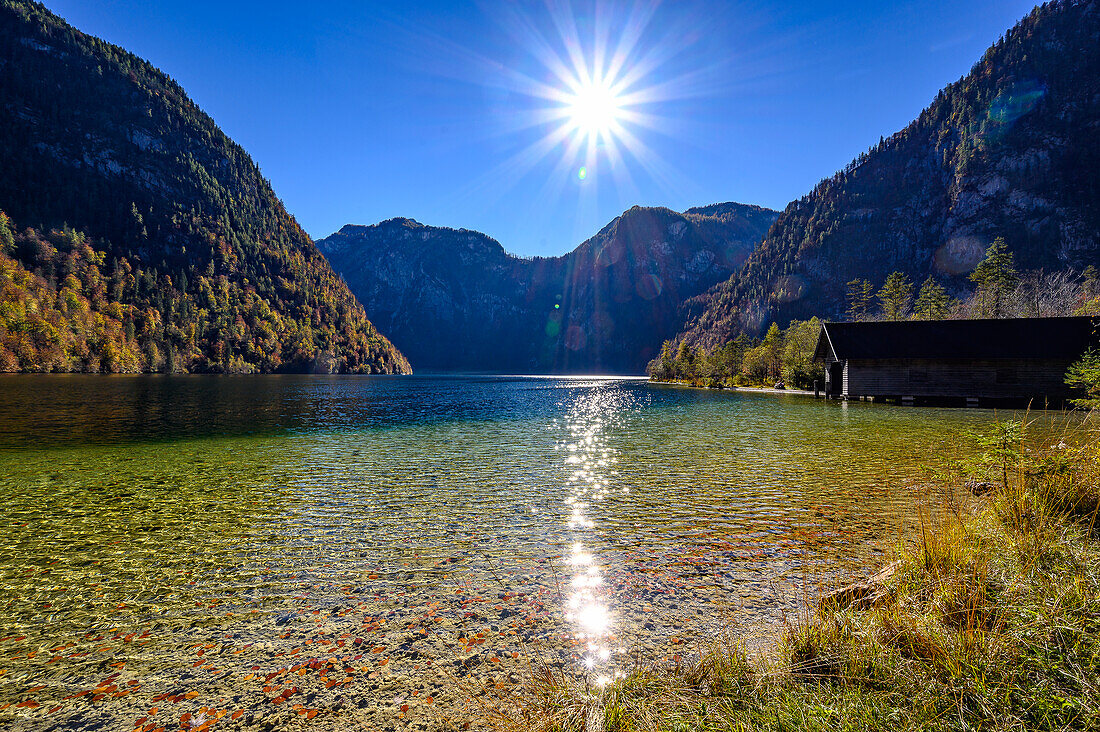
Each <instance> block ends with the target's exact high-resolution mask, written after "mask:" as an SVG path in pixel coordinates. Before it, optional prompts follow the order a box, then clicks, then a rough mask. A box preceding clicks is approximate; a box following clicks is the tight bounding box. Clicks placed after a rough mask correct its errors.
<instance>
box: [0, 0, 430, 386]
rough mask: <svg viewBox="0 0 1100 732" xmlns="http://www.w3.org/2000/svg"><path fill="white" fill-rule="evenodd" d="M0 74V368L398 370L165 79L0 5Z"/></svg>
mask: <svg viewBox="0 0 1100 732" xmlns="http://www.w3.org/2000/svg"><path fill="white" fill-rule="evenodd" d="M0 69H2V72H0V170H2V171H3V175H0V209H3V210H4V211H6V212H7V214H8V216H10V217H11V219H13V220H14V222H15V223H14V224H11V223H10V222H8V221H7V219H6V218H5V224H4V226H5V230H6V231H7V233H8V235H7V243H6V245H5V246H4V251H3V254H2V256H3V257H4V260H3V265H2V266H3V273H4V279H3V283H2V287H3V292H4V295H3V297H4V300H3V302H4V305H3V307H4V311H3V318H2V319H0V328H3V329H4V330H3V332H2V335H0V367H2V368H3V369H5V370H13V369H17V370H31V371H187V372H216V373H248V372H271V371H297V372H303V371H318V372H325V373H331V372H347V373H402V372H408V371H409V365H408V362H407V361H406V360H405V357H404V356H402V355H401V353H399V352H398V351H397V350H396V349H395V348H394V347H393V345H392V344H391V343H390V342H389V341H388V340H386V339H385V338H384V337H383V336H382V335H380V334H379V333H378V331H377V330H376V329H375V328H374V326H373V325H372V324H371V323H370V321H369V320H368V319H367V316H366V313H364V311H363V308H362V307H361V306H360V305H359V303H358V302H357V301H356V300H355V298H354V296H353V295H352V294H351V292H350V291H349V290H348V288H347V286H346V285H345V284H344V283H343V282H342V281H341V280H340V278H339V277H337V276H336V275H335V274H334V273H333V271H332V268H331V267H329V265H328V263H327V262H326V261H325V259H324V257H322V256H321V253H320V252H319V251H317V248H316V247H315V246H314V245H313V242H312V241H311V240H310V238H309V236H307V235H306V233H305V232H304V231H302V229H301V228H300V227H299V226H298V224H297V222H296V221H295V220H294V219H293V217H291V216H290V214H288V213H287V211H286V209H285V208H284V207H283V205H282V203H281V202H280V201H279V199H278V197H277V196H276V195H275V193H274V191H273V190H272V188H271V186H270V184H269V183H268V181H267V180H265V179H264V177H263V176H262V175H261V173H260V170H259V168H258V167H257V166H256V164H255V163H254V162H253V161H252V159H251V158H250V157H249V156H248V154H247V153H246V152H245V151H244V150H243V149H242V148H241V147H240V146H239V145H237V144H236V143H234V142H233V141H232V140H230V139H229V138H228V137H227V136H226V135H225V134H224V133H222V131H221V130H220V129H219V128H218V127H217V125H216V124H215V123H214V121H213V120H212V119H211V118H210V117H209V116H208V115H206V114H205V113H204V112H203V111H202V110H201V109H199V108H198V106H197V105H196V104H195V103H194V102H193V101H192V100H190V99H189V98H188V97H187V95H186V93H185V92H184V90H183V89H182V88H181V87H180V86H179V85H178V84H177V83H176V82H175V81H173V80H172V79H171V78H169V77H168V76H167V75H166V74H164V73H163V72H161V71H160V70H158V69H156V68H155V67H153V66H152V65H151V64H149V63H148V62H146V61H144V60H142V59H140V58H138V57H136V56H134V55H133V54H130V53H128V52H127V51H125V50H124V49H122V48H119V47H118V46H114V45H112V44H109V43H106V42H104V41H102V40H100V39H97V38H95V37H93V36H89V35H87V34H84V33H82V32H80V31H79V30H77V29H75V28H73V27H71V26H69V25H68V24H67V23H65V22H64V21H63V20H62V19H61V18H58V17H57V16H56V15H54V14H52V13H51V12H50V11H49V10H47V9H46V8H45V7H44V6H43V5H41V4H40V3H35V2H26V1H24V0H0ZM28 227H29V228H28ZM19 232H21V233H19Z"/></svg>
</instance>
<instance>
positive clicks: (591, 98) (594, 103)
mask: <svg viewBox="0 0 1100 732" xmlns="http://www.w3.org/2000/svg"><path fill="white" fill-rule="evenodd" d="M570 87H571V88H570V90H569V91H568V92H567V93H566V94H565V95H564V99H563V100H562V101H563V107H564V112H565V115H566V118H567V119H568V122H569V128H570V132H575V133H578V134H580V135H583V136H585V137H587V138H588V139H589V140H596V139H599V138H604V139H608V138H610V137H611V136H612V135H613V134H615V133H618V132H621V131H622V121H623V118H624V116H625V113H624V110H623V105H622V99H621V98H620V96H619V94H618V93H617V90H616V89H615V87H614V85H613V84H611V83H609V82H608V81H607V80H605V79H587V80H584V81H577V82H576V83H574V84H571V85H570Z"/></svg>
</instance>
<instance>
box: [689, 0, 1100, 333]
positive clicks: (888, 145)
mask: <svg viewBox="0 0 1100 732" xmlns="http://www.w3.org/2000/svg"><path fill="white" fill-rule="evenodd" d="M1098 5H1100V4H1098V2H1097V1H1096V0H1077V1H1075V0H1067V1H1064V2H1055V3H1048V4H1046V5H1043V6H1042V7H1039V8H1036V9H1035V10H1034V11H1033V12H1032V13H1031V14H1030V15H1029V16H1028V17H1026V18H1024V19H1023V20H1022V21H1021V22H1020V23H1019V24H1018V25H1017V26H1016V27H1014V28H1013V29H1012V30H1010V31H1009V32H1008V33H1006V34H1005V36H1004V37H1003V38H1002V39H1000V40H998V41H997V42H996V43H995V44H994V45H993V46H992V47H991V48H990V49H989V50H988V51H987V52H986V53H985V55H984V56H983V57H982V59H981V60H980V61H979V62H978V63H977V64H976V65H975V66H974V68H973V70H972V71H971V73H970V74H968V75H967V76H966V77H964V78H963V79H961V80H960V81H958V82H956V83H954V84H951V85H950V86H948V87H947V88H945V89H943V90H942V91H941V92H940V93H939V94H938V95H937V96H936V99H935V100H934V101H933V103H932V104H931V105H930V106H929V107H928V108H927V109H926V110H924V112H922V113H921V115H920V116H919V118H918V119H916V120H915V121H914V122H913V123H911V124H910V125H909V126H908V127H906V128H905V129H904V130H902V131H900V132H898V133H896V134H895V135H893V136H891V137H890V138H889V139H886V140H883V141H881V142H880V143H879V144H878V145H876V146H875V147H874V148H872V149H871V150H870V151H868V152H867V153H866V154H863V155H860V157H859V158H858V159H856V160H854V161H853V162H852V163H851V164H850V165H849V166H848V167H847V168H845V169H844V170H843V171H841V172H839V173H837V174H836V175H834V176H833V177H831V178H829V179H827V180H824V181H822V182H821V183H820V184H819V185H818V186H817V187H816V188H815V189H814V190H813V191H812V192H811V193H809V194H808V195H806V196H804V197H803V198H801V199H799V200H797V201H794V202H793V203H791V204H790V205H788V206H787V208H786V210H784V211H783V213H782V214H780V216H779V219H778V221H777V222H776V224H775V226H774V227H773V228H772V229H771V231H770V232H769V234H768V236H767V237H766V238H765V239H764V241H763V242H762V243H761V245H760V246H759V247H758V248H757V249H756V251H755V252H754V254H753V255H752V257H751V258H750V259H749V261H748V263H747V264H746V265H745V267H744V268H743V269H742V270H741V271H740V272H739V273H737V274H735V275H734V276H732V277H731V278H730V279H729V280H728V281H726V282H724V283H722V284H720V285H718V286H717V287H715V288H713V289H712V290H711V291H709V292H707V293H706V294H704V295H702V296H700V297H698V298H695V299H694V300H692V301H691V302H689V304H688V314H689V320H688V323H687V325H686V330H685V332H684V333H682V334H681V336H680V337H679V340H686V341H688V343H689V344H690V345H692V346H704V347H712V346H714V345H717V344H721V343H724V342H726V341H728V340H730V339H731V338H733V337H735V336H736V335H737V334H738V333H742V332H745V333H748V334H752V335H755V334H759V333H760V332H761V330H762V329H763V328H765V327H766V326H767V324H768V323H769V322H771V321H777V322H779V323H780V324H781V325H782V324H785V323H787V322H788V321H790V320H791V319H796V318H797V319H803V318H807V317H810V316H812V315H821V316H825V317H834V316H838V315H840V314H841V313H843V312H844V309H845V303H844V300H845V285H846V283H847V282H849V281H850V280H852V279H854V278H865V279H867V280H870V281H871V282H873V283H875V286H876V287H877V286H879V285H881V283H882V282H883V281H884V279H885V278H886V275H887V274H888V273H890V272H893V271H895V270H897V271H901V272H904V273H905V274H907V275H908V276H909V277H910V278H911V279H912V280H913V281H914V282H917V283H920V282H922V281H923V280H925V279H926V278H927V277H929V276H930V275H931V276H934V277H936V278H937V279H938V280H939V281H941V282H943V283H944V284H946V285H947V286H948V288H949V289H952V290H955V291H956V292H957V293H958V292H961V291H962V290H964V289H966V287H967V284H968V283H967V281H966V275H967V274H969V272H971V271H972V270H973V268H974V266H975V265H976V264H977V263H978V261H980V260H981V258H982V256H983V255H984V252H985V250H986V248H987V247H988V246H989V244H990V242H991V241H992V240H993V239H994V238H995V237H997V236H1002V237H1004V239H1005V240H1006V242H1007V244H1008V247H1009V249H1010V250H1011V251H1013V252H1014V254H1015V257H1016V264H1017V266H1018V267H1020V268H1021V269H1040V268H1042V269H1046V270H1047V271H1051V270H1063V269H1076V270H1081V269H1083V268H1084V267H1086V266H1087V265H1089V264H1100V7H1098Z"/></svg>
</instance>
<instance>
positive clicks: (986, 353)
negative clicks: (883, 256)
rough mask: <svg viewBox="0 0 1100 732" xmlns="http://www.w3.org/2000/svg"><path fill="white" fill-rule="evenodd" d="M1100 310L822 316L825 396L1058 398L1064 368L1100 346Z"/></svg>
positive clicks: (1061, 398) (1055, 401) (972, 400)
mask: <svg viewBox="0 0 1100 732" xmlns="http://www.w3.org/2000/svg"><path fill="white" fill-rule="evenodd" d="M1098 328H1100V318H1095V317H1074V318H1007V319H997V320H905V321H875V322H864V323H824V324H823V325H822V327H821V333H820V335H819V336H818V341H817V349H816V350H815V352H814V359H815V360H816V361H818V362H819V363H823V364H824V366H825V396H827V397H830V398H834V399H874V400H882V401H892V400H897V401H900V402H902V403H905V404H913V403H933V404H959V405H964V404H966V405H971V406H974V405H977V404H978V403H984V404H988V405H990V406H992V405H996V404H1009V403H1013V404H1027V403H1031V404H1034V405H1035V406H1036V407H1044V406H1047V405H1060V404H1062V403H1064V402H1065V401H1066V400H1067V399H1069V398H1072V397H1073V396H1075V395H1074V394H1073V393H1071V390H1070V389H1069V388H1068V387H1067V386H1066V384H1065V374H1066V369H1067V368H1069V365H1070V364H1071V363H1073V362H1074V361H1076V360H1077V359H1079V358H1080V357H1081V356H1082V355H1083V354H1084V353H1085V351H1087V350H1089V349H1090V348H1100V337H1098Z"/></svg>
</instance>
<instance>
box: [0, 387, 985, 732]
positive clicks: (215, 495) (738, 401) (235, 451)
mask: <svg viewBox="0 0 1100 732" xmlns="http://www.w3.org/2000/svg"><path fill="white" fill-rule="evenodd" d="M993 419H994V414H993V413H992V412H990V411H986V410H935V409H913V408H903V407H891V406H885V405H873V404H860V403H854V404H848V405H844V404H838V403H826V402H823V401H817V400H814V399H810V398H805V397H797V396H770V395H754V394H744V393H730V392H709V391H700V390H687V389H681V388H676V387H668V386H658V385H651V384H649V383H646V382H642V381H632V380H622V379H585V378H519V377H516V378H510V377H427V376H424V377H420V376H418V377H405V378H387V377H371V378H363V377H346V378H345V377H294V376H272V377H242V378H224V377H209V378H208V377H63V376H59V377H52V376H42V377H36V376H20V377H5V378H0V587H2V588H3V589H2V596H0V600H2V601H0V668H2V669H3V670H2V671H0V724H3V725H4V726H5V727H8V728H14V729H51V728H88V729H93V728H94V729H123V730H131V729H135V728H136V729H142V730H145V731H146V732H151V731H152V730H155V729H158V728H159V727H162V726H163V727H166V728H168V729H179V728H180V727H181V726H182V727H185V728H191V729H210V728H217V729H222V728H273V727H274V728H279V727H288V726H299V725H304V726H307V727H310V728H318V729H322V728H324V729H329V728H333V729H336V728H345V727H348V726H353V725H358V726H360V727H362V726H366V727H368V728H387V727H393V728H404V727H406V726H411V727H413V728H421V727H429V728H434V727H439V726H441V725H445V724H447V723H450V722H453V721H458V722H459V723H461V721H462V720H463V718H464V717H465V716H469V715H478V714H484V713H485V711H486V707H487V706H489V705H492V704H496V703H499V700H500V699H502V698H506V696H507V694H508V691H509V690H510V689H511V688H512V685H513V684H514V683H515V682H516V681H517V680H518V679H519V678H520V676H521V675H523V674H525V673H527V671H528V669H529V663H530V662H532V661H533V662H535V663H540V664H541V663H548V664H551V665H552V666H555V667H559V666H560V668H561V669H562V671H563V672H564V673H568V674H573V675H580V676H581V677H584V678H587V680H588V681H589V683H592V684H599V683H603V682H604V681H606V680H607V679H610V678H613V677H614V676H615V674H616V673H621V672H622V671H623V670H625V669H627V668H629V667H630V665H631V664H634V663H646V662H651V661H655V660H656V661H659V660H661V659H666V658H674V657H675V656H676V655H677V654H681V653H684V654H687V653H690V652H691V649H693V648H696V647H698V644H699V642H701V641H704V640H705V639H707V638H709V637H713V635H714V634H716V633H718V632H720V631H722V630H723V629H726V628H733V629H734V630H737V629H741V630H742V631H747V632H761V631H763V632H767V631H768V630H769V629H771V630H774V629H775V628H777V627H779V626H780V625H781V623H782V620H783V618H784V616H785V615H786V614H788V613H791V612H792V611H796V610H797V608H798V607H799V606H800V605H801V603H802V601H803V599H804V595H805V594H806V593H812V592H813V591H814V590H813V587H814V586H815V583H817V582H820V581H827V580H828V579H829V578H831V577H842V576H846V575H848V574H849V573H853V572H857V571H860V570H861V568H865V567H866V566H867V565H868V564H872V563H874V562H875V561H879V560H880V558H881V556H882V554H883V552H884V551H887V550H889V548H890V547H891V546H893V545H894V544H896V543H897V542H898V541H899V540H901V539H902V538H904V537H906V536H909V535H911V532H912V530H913V527H914V524H915V522H916V520H917V516H918V508H919V506H920V502H921V501H922V500H923V499H922V491H920V490H918V489H917V488H915V484H916V483H918V482H919V481H920V477H921V473H920V467H921V466H931V465H936V464H942V463H943V462H944V461H946V460H948V459H951V458H954V457H959V456H962V455H965V454H967V452H968V451H969V450H970V445H971V443H972V441H971V440H970V439H969V437H968V434H969V431H971V430H973V429H974V428H976V427H980V426H981V425H984V424H988V423H989V422H991V421H992V420H993Z"/></svg>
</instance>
